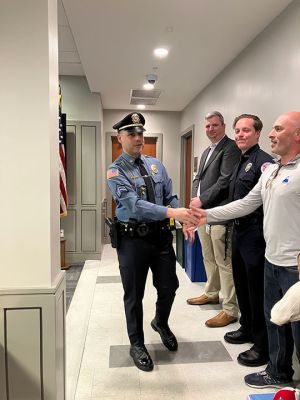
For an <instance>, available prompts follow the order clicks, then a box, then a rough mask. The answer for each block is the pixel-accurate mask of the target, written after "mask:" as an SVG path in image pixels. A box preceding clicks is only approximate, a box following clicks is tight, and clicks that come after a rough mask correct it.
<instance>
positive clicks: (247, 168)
mask: <svg viewBox="0 0 300 400" xmlns="http://www.w3.org/2000/svg"><path fill="white" fill-rule="evenodd" d="M251 167H252V163H251V162H249V163H248V164H247V165H246V167H245V172H248V171H250V169H251Z"/></svg>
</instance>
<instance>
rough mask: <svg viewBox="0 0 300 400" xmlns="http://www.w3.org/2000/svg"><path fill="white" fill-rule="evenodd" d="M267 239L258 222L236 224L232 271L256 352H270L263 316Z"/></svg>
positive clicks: (244, 325) (243, 319)
mask: <svg viewBox="0 0 300 400" xmlns="http://www.w3.org/2000/svg"><path fill="white" fill-rule="evenodd" d="M265 247H266V244H265V240H264V237H263V227H262V226H261V225H260V224H258V223H257V222H254V223H251V221H250V222H249V223H247V224H243V225H241V226H239V225H234V227H233V233H232V272H233V280H234V284H235V289H236V295H237V299H238V303H239V307H240V311H241V318H240V324H241V329H242V331H244V332H245V333H249V334H251V335H252V337H253V341H254V348H255V350H256V351H259V352H262V353H268V337H267V329H266V322H265V316H264V262H265Z"/></svg>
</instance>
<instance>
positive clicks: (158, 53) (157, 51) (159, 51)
mask: <svg viewBox="0 0 300 400" xmlns="http://www.w3.org/2000/svg"><path fill="white" fill-rule="evenodd" d="M168 54H169V51H168V50H167V49H164V48H162V47H160V48H157V49H155V50H154V55H155V56H156V57H158V58H164V57H167V55H168Z"/></svg>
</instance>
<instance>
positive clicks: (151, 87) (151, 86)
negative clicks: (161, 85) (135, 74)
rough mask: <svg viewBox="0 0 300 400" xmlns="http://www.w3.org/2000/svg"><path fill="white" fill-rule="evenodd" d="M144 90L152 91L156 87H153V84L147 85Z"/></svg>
mask: <svg viewBox="0 0 300 400" xmlns="http://www.w3.org/2000/svg"><path fill="white" fill-rule="evenodd" d="M143 88H144V89H145V90H152V89H154V85H153V83H149V82H148V83H145V85H144V86H143Z"/></svg>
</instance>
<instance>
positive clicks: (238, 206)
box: [206, 177, 262, 224]
mask: <svg viewBox="0 0 300 400" xmlns="http://www.w3.org/2000/svg"><path fill="white" fill-rule="evenodd" d="M261 188H262V178H261V177H260V179H259V181H258V182H257V184H256V185H255V186H254V188H253V189H252V190H251V191H250V192H249V193H248V194H247V196H245V197H244V198H243V199H240V200H236V201H233V202H231V203H229V204H226V205H225V206H220V207H215V208H210V209H208V210H206V212H207V222H208V223H209V224H210V223H213V222H221V221H226V220H230V219H234V218H240V217H243V216H245V215H248V214H251V213H252V212H253V211H254V210H256V209H257V208H258V207H260V206H261V205H262V196H261Z"/></svg>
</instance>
